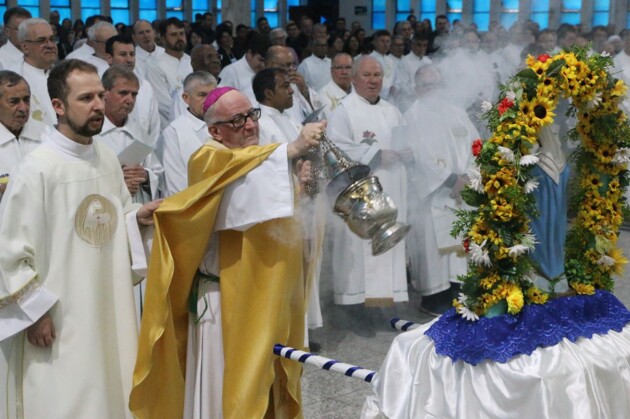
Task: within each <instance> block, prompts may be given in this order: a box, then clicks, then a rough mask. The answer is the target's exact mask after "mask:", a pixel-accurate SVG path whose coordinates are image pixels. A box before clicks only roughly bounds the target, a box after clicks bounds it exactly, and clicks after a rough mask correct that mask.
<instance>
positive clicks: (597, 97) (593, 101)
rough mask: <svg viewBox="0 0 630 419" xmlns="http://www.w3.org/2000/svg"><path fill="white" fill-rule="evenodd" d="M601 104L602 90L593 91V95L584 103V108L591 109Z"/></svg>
mask: <svg viewBox="0 0 630 419" xmlns="http://www.w3.org/2000/svg"><path fill="white" fill-rule="evenodd" d="M601 104H602V92H597V93H595V97H594V98H593V99H591V100H589V101H588V103H587V104H586V109H588V110H589V111H592V110H593V109H595V108H597V107H599V105H601Z"/></svg>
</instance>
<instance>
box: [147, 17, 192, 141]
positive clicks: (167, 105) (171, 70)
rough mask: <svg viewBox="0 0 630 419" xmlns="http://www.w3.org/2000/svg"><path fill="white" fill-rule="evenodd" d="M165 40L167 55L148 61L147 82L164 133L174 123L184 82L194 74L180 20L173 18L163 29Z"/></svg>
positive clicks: (166, 22)
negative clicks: (175, 98)
mask: <svg viewBox="0 0 630 419" xmlns="http://www.w3.org/2000/svg"><path fill="white" fill-rule="evenodd" d="M160 35H161V36H162V39H164V54H162V55H159V56H154V57H151V58H149V59H148V60H147V75H146V78H147V81H148V82H149V83H151V86H152V87H153V91H154V92H155V97H156V99H157V101H158V109H159V111H160V126H161V127H162V128H161V129H162V130H163V129H164V128H166V127H167V126H168V124H169V123H170V122H171V120H170V115H171V103H172V102H173V95H174V94H175V92H177V90H178V89H180V88H181V87H183V85H184V79H185V78H186V76H187V75H189V74H190V73H192V72H193V68H192V65H191V64H190V56H189V55H188V54H186V53H185V52H184V50H185V49H186V33H185V31H184V24H183V23H182V21H181V20H179V19H177V18H175V17H172V18H169V19H166V20H165V21H163V22H162V23H161V25H160Z"/></svg>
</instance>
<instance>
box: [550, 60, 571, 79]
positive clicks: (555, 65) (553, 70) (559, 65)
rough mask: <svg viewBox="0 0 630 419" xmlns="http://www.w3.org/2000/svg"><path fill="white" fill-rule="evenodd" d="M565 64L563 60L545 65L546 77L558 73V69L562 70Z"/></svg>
mask: <svg viewBox="0 0 630 419" xmlns="http://www.w3.org/2000/svg"><path fill="white" fill-rule="evenodd" d="M565 65H567V62H566V61H564V60H557V61H554V62H553V63H551V64H550V65H549V67H547V77H553V76H555V75H557V74H559V73H560V70H562V67H564V66H565Z"/></svg>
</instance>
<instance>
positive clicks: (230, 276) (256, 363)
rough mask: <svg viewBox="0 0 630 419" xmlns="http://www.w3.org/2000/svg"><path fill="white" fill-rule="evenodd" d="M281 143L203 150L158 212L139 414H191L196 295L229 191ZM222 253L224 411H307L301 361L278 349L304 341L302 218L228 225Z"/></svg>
mask: <svg viewBox="0 0 630 419" xmlns="http://www.w3.org/2000/svg"><path fill="white" fill-rule="evenodd" d="M215 144H216V143H215ZM277 147H278V144H272V145H268V146H263V147H259V146H254V147H248V148H245V149H218V148H215V147H212V146H208V145H206V146H204V147H202V148H200V149H199V151H197V152H196V153H195V154H194V155H193V156H192V158H191V160H190V162H189V166H188V170H189V175H188V178H189V184H190V185H191V186H190V187H189V188H188V189H185V190H183V191H182V192H180V193H178V194H175V195H173V196H171V197H170V198H168V199H166V200H165V201H164V202H163V203H162V205H161V207H160V208H159V209H158V210H157V211H156V212H155V216H154V220H155V235H154V242H153V250H152V254H151V261H150V266H149V272H148V277H147V281H148V282H147V291H146V296H145V309H144V314H143V318H142V326H141V329H140V341H139V347H138V358H137V361H136V367H135V371H134V377H133V389H132V391H131V396H130V401H129V405H130V409H131V411H132V412H133V414H134V415H135V416H136V417H138V418H150V419H153V418H169V419H171V418H181V417H182V415H183V411H184V377H185V371H186V345H187V335H188V322H189V313H188V305H187V302H188V296H189V293H190V290H191V286H192V283H193V278H194V276H195V272H196V271H197V268H198V267H199V265H200V263H201V261H202V258H203V256H204V253H205V249H206V246H207V244H208V240H209V238H210V235H211V233H212V231H213V226H214V222H215V217H216V214H217V210H218V208H219V204H220V202H221V199H222V196H223V192H224V189H225V187H226V186H227V185H229V184H230V183H231V182H233V181H234V180H236V179H238V178H240V177H242V176H244V175H245V174H247V173H248V172H249V171H251V170H253V169H254V168H255V167H256V166H258V165H259V164H260V163H262V162H263V161H264V160H265V159H266V158H267V157H268V156H269V155H270V154H271V153H272V152H273V151H274V150H275V149H276V148H277ZM269 193H274V191H269ZM219 253H220V270H221V272H220V289H221V306H222V308H221V314H222V326H223V348H224V354H225V355H224V356H225V370H224V378H223V415H224V417H225V418H248V419H249V418H262V417H265V416H266V415H267V416H271V417H273V416H275V412H283V414H279V415H278V416H284V414H288V416H290V417H301V416H302V412H301V407H300V399H301V396H300V375H301V371H302V368H301V364H299V363H296V362H293V361H289V360H287V359H283V358H282V359H280V358H276V357H275V355H273V345H274V343H282V344H285V345H289V346H293V347H302V346H303V343H304V304H305V303H304V292H305V291H304V276H303V272H302V269H303V268H302V234H301V229H300V225H299V223H298V222H297V221H296V220H295V219H294V218H281V219H276V220H272V221H267V222H264V223H261V224H257V225H254V226H253V227H251V228H249V229H247V230H246V231H243V232H240V231H222V232H220V233H219ZM210 344H212V343H210ZM217 344H220V343H218V342H217ZM272 386H273V394H270V390H271V388H272ZM271 404H273V406H272V405H271ZM273 409H275V412H274V410H273Z"/></svg>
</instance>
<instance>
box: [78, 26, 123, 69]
mask: <svg viewBox="0 0 630 419" xmlns="http://www.w3.org/2000/svg"><path fill="white" fill-rule="evenodd" d="M116 35H118V31H117V30H116V28H115V27H114V25H112V24H111V23H109V22H98V23H96V24H94V26H92V27H91V28H90V29H89V30H88V40H87V43H88V45H89V46H91V47H92V48H94V53H93V54H92V55H88V56H85V57H79V59H80V60H83V61H85V62H88V63H90V64H92V65H93V66H94V67H96V69H97V70H98V74H100V75H102V74H103V73H104V72H105V70H107V69H108V68H109V63H108V62H107V51H105V44H106V42H107V40H108V39H109V38H111V37H113V36H116Z"/></svg>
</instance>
